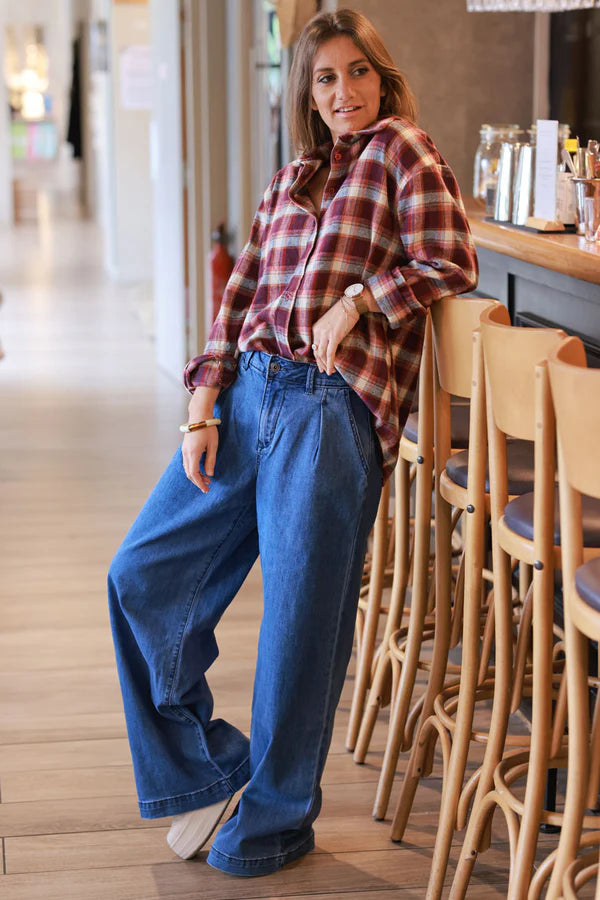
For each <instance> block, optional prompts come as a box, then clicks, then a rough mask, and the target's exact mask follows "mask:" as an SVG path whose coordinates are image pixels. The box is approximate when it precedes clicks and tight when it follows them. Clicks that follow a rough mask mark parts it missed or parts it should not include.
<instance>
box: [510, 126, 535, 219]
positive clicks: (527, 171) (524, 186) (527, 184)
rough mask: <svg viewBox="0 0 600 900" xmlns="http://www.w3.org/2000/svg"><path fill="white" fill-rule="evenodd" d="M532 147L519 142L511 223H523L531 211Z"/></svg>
mask: <svg viewBox="0 0 600 900" xmlns="http://www.w3.org/2000/svg"><path fill="white" fill-rule="evenodd" d="M533 185H534V148H533V146H532V145H531V144H519V145H518V149H517V162H516V166H515V177H514V188H513V200H512V215H511V222H512V223H513V225H525V223H526V222H527V219H528V218H529V216H530V215H532V213H533Z"/></svg>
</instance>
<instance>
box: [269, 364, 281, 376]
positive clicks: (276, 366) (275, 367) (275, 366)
mask: <svg viewBox="0 0 600 900" xmlns="http://www.w3.org/2000/svg"><path fill="white" fill-rule="evenodd" d="M269 368H270V369H271V372H272V373H273V375H277V373H278V372H279V371H280V369H281V366H280V364H279V363H278V362H272V363H271V365H270V367H269Z"/></svg>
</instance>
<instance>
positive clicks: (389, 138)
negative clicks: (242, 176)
mask: <svg viewBox="0 0 600 900" xmlns="http://www.w3.org/2000/svg"><path fill="white" fill-rule="evenodd" d="M326 161H330V165H331V170H330V174H329V177H328V180H327V183H326V185H325V189H324V191H323V198H322V205H321V214H320V217H318V216H317V214H316V211H315V209H314V207H313V204H312V202H311V200H310V198H309V195H308V193H307V191H306V190H305V188H306V184H307V182H308V181H309V180H310V178H311V177H312V176H313V175H314V173H315V172H316V171H317V170H318V169H319V168H320V167H321V166H322V165H323V163H325V162H326ZM477 273H478V269H477V256H476V251H475V246H474V244H473V241H472V239H471V234H470V231H469V226H468V223H467V219H466V216H465V212H464V208H463V205H462V201H461V198H460V192H459V189H458V184H457V182H456V180H455V178H454V175H453V173H452V171H451V170H450V168H449V167H448V165H447V164H446V162H445V161H444V159H443V158H442V157H441V155H440V153H439V152H438V150H437V149H436V147H435V146H434V144H433V142H432V141H431V138H429V136H428V135H427V134H425V133H424V132H423V131H421V130H420V129H419V128H417V127H416V126H414V125H412V124H410V123H409V122H407V121H406V120H404V119H401V118H398V117H394V116H392V117H389V118H386V119H381V120H379V121H378V122H376V123H375V124H373V125H372V126H371V127H370V128H366V129H364V130H363V131H359V132H355V133H352V134H350V133H349V134H345V135H342V136H341V137H339V138H338V139H337V141H336V142H335V144H334V145H333V146H332V144H331V143H329V144H325V145H323V146H322V147H319V148H317V149H316V150H314V151H313V152H311V153H307V154H304V155H303V156H301V157H299V158H298V159H296V160H294V161H293V162H291V163H289V164H288V165H286V166H284V167H283V169H281V170H280V171H279V172H277V174H276V175H275V176H274V178H273V180H272V182H271V184H270V185H269V187H268V188H267V190H266V192H265V195H264V197H263V200H262V202H261V204H260V206H259V208H258V210H257V213H256V216H255V218H254V222H253V224H252V229H251V232H250V238H249V240H248V243H247V244H246V246H245V247H244V249H243V250H242V253H241V254H240V257H239V259H238V261H237V263H236V266H235V268H234V270H233V273H232V274H231V277H230V279H229V282H228V284H227V287H226V290H225V293H224V296H223V301H222V304H221V309H220V312H219V315H218V316H217V319H216V320H215V322H214V325H213V327H212V330H211V332H210V336H209V340H208V343H207V345H206V348H205V350H204V353H203V355H202V356H197V357H195V358H194V359H192V360H191V361H190V362H189V363H188V364H187V366H186V368H185V373H184V383H185V385H186V387H187V388H188V390H190V391H193V390H194V388H195V387H197V386H199V385H208V386H213V387H214V386H222V387H226V386H228V385H229V384H231V382H232V381H233V380H234V378H235V375H236V367H237V356H238V354H239V353H240V352H243V351H246V350H262V351H264V352H265V353H269V354H273V355H278V356H282V357H285V358H286V359H294V360H297V361H301V362H307V363H308V362H314V356H313V351H312V349H311V344H312V327H313V325H314V324H315V322H316V321H317V319H319V318H320V316H322V315H323V314H324V313H325V312H326V311H327V310H328V309H329V308H330V307H331V306H332V304H333V303H335V302H336V301H337V300H339V298H340V296H341V295H342V294H343V292H344V289H345V288H346V287H348V285H350V284H352V283H354V282H362V283H363V284H366V285H368V287H369V288H370V290H371V292H372V294H373V297H374V298H375V301H376V302H377V305H378V306H379V309H380V311H381V312H379V313H366V314H363V315H362V316H361V318H360V319H359V321H358V323H357V324H356V325H355V327H354V328H353V329H352V331H351V332H350V333H349V334H348V335H347V336H346V337H345V338H344V340H343V341H342V343H341V344H340V346H339V348H338V351H337V355H336V361H335V367H336V369H337V371H338V372H339V373H340V374H341V375H342V376H343V378H344V379H345V380H346V381H347V382H348V384H349V385H350V386H351V387H352V388H353V389H354V390H355V391H356V393H357V394H358V395H359V396H360V398H361V399H362V400H363V402H364V403H365V404H366V405H367V406H368V407H369V409H370V410H371V412H372V413H373V416H374V424H375V429H376V432H377V436H378V438H379V441H380V444H381V449H382V455H383V477H384V480H385V479H386V478H387V477H388V476H389V475H390V473H391V472H392V470H393V468H394V465H395V462H396V459H397V455H398V444H399V441H400V434H401V431H402V428H403V427H404V423H405V421H406V417H407V415H408V413H409V411H410V407H411V405H412V401H413V397H414V391H415V386H416V381H417V375H418V369H419V362H420V357H421V349H422V342H423V333H424V317H425V315H426V309H427V308H428V307H429V306H430V305H431V304H432V303H433V302H434V301H435V300H439V299H440V298H442V297H445V296H447V295H449V294H459V293H462V292H465V291H469V290H472V289H473V288H474V287H475V285H476V283H477Z"/></svg>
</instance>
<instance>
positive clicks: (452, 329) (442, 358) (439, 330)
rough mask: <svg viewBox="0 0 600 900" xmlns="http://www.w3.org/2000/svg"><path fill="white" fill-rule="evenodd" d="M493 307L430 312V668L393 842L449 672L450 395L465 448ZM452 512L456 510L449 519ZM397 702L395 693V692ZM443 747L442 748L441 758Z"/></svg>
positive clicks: (382, 806)
mask: <svg viewBox="0 0 600 900" xmlns="http://www.w3.org/2000/svg"><path fill="white" fill-rule="evenodd" d="M491 305H494V301H490V300H480V299H467V298H462V297H460V298H458V297H448V298H445V299H444V300H441V301H439V302H438V303H436V304H435V305H434V307H433V311H432V316H433V330H434V345H435V354H436V381H435V405H434V408H435V414H434V415H435V429H434V430H435V450H434V458H435V472H436V479H435V626H434V639H433V654H432V660H431V663H430V672H429V679H428V684H427V687H426V690H425V693H424V695H423V698H422V703H421V704H420V707H419V709H420V717H419V724H418V725H417V728H416V732H415V739H414V741H413V744H412V751H411V755H410V759H409V762H408V768H407V770H406V773H405V776H404V781H403V785H402V794H401V799H400V802H399V805H398V810H397V812H396V816H395V819H394V826H393V830H392V838H393V839H394V840H398V839H400V838H401V836H402V833H403V831H404V826H405V824H406V821H407V819H408V815H409V813H410V809H411V808H412V802H413V799H414V795H415V792H416V789H417V785H418V782H419V779H420V777H421V775H423V774H428V773H429V772H430V771H431V767H432V764H433V749H434V743H435V740H434V736H433V735H431V734H429V732H428V728H429V726H428V725H426V723H428V722H429V720H430V717H431V716H432V713H433V704H434V701H435V698H436V697H437V695H438V694H439V693H440V691H441V690H442V688H443V686H444V681H445V678H446V676H447V673H448V651H449V648H450V645H451V642H452V633H453V631H457V630H458V631H459V629H456V628H455V629H453V627H452V626H453V622H452V614H453V613H452V610H453V603H452V600H453V598H452V578H451V560H452V550H451V542H452V532H453V525H454V524H455V522H456V520H457V518H458V515H459V514H460V512H459V511H461V510H463V509H465V508H466V507H467V505H468V502H467V499H466V498H467V492H466V490H464V489H462V488H461V490H460V494H461V496H460V500H458V499H457V497H456V496H455V495H454V493H452V495H451V496H449V495H447V493H446V492H445V489H444V467H445V464H446V462H447V460H448V458H449V457H450V456H451V455H452V450H451V418H452V411H451V405H450V395H451V394H453V395H455V396H457V397H462V398H463V399H468V400H470V401H471V418H470V435H469V446H471V442H472V441H473V440H474V437H475V434H476V433H477V430H478V428H480V426H481V423H482V422H483V404H482V403H480V405H479V408H478V414H477V415H476V413H475V410H474V398H473V395H472V381H473V372H472V350H471V347H472V335H473V331H474V329H475V328H476V327H477V325H478V323H479V317H480V315H481V312H482V311H483V310H484V309H486V308H488V307H489V306H491ZM453 507H455V508H456V510H455V512H454V515H453V509H452V508H453ZM459 593H460V579H459V582H458V590H455V592H454V600H455V602H454V612H455V614H456V613H458V611H459V607H460V606H461V604H460V602H459V601H458V596H459ZM450 671H451V675H452V676H453V677H454V681H455V682H457V681H458V675H459V671H460V669H459V668H458V667H457V668H455V669H454V668H453V669H451V670H450ZM398 697H400V692H398ZM403 702H404V708H402V707H400V700H398V699H397V700H396V702H395V703H394V708H393V710H392V715H391V718H390V726H389V732H388V741H387V746H386V752H385V756H384V761H383V766H382V771H381V776H380V779H379V784H378V789H377V796H376V800H375V807H374V812H373V815H374V816H375V818H376V819H382V818H383V817H384V816H385V812H386V810H387V805H388V802H389V795H390V791H391V786H392V781H393V777H394V773H395V768H396V763H397V759H398V753H399V750H400V748H401V746H402V742H403V739H405V735H404V728H405V725H406V713H407V705H406V700H405V698H403ZM445 746H446V745H445V744H443V749H444V758H445V759H446V756H447V754H446V753H445Z"/></svg>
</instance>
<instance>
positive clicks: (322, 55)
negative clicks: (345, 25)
mask: <svg viewBox="0 0 600 900" xmlns="http://www.w3.org/2000/svg"><path fill="white" fill-rule="evenodd" d="M382 95H383V91H382V88H381V76H380V75H379V74H378V73H377V72H376V71H375V69H374V68H373V66H372V65H371V63H370V62H369V61H368V59H367V58H366V56H365V55H364V54H363V52H362V51H361V50H360V49H359V47H357V46H356V44H355V43H354V41H353V40H352V38H350V37H348V35H339V37H334V38H331V40H329V41H326V43H324V44H321V46H320V47H319V49H318V50H317V52H316V54H315V58H314V61H313V74H312V101H313V102H312V108H313V109H316V110H318V111H319V115H320V116H321V118H322V119H323V121H324V122H325V124H326V125H327V127H328V128H329V130H330V131H331V136H332V138H333V140H334V142H335V141H336V140H337V138H338V137H339V136H340V135H341V134H345V133H346V132H348V131H361V129H363V128H367V127H368V126H369V125H371V124H372V123H373V122H375V120H376V119H377V115H378V113H379V103H380V100H381V97H382Z"/></svg>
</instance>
